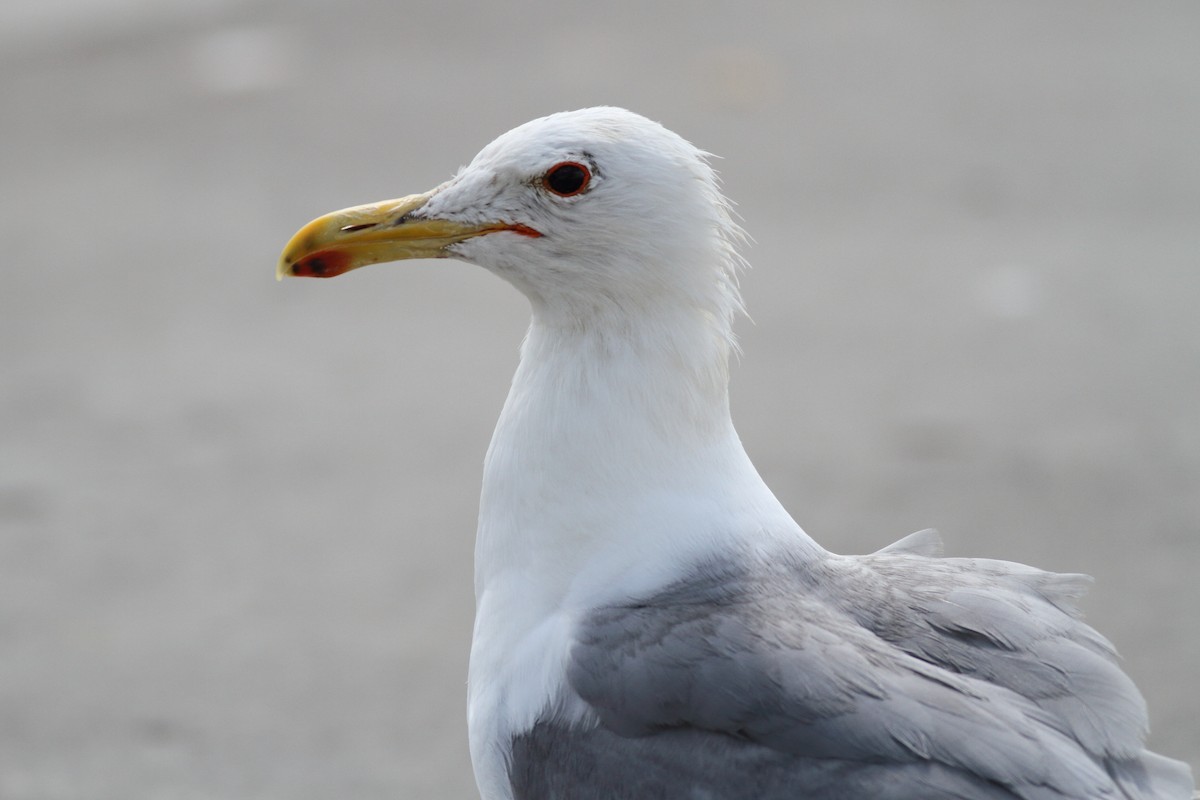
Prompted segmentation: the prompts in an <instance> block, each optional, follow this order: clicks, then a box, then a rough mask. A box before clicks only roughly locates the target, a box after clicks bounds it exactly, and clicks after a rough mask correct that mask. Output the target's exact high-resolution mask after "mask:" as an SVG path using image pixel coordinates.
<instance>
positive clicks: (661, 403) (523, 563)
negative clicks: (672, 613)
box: [475, 306, 819, 613]
mask: <svg viewBox="0 0 1200 800" xmlns="http://www.w3.org/2000/svg"><path fill="white" fill-rule="evenodd" d="M589 322H590V323H592V324H588V325H586V326H581V325H579V324H578V320H575V321H574V322H572V323H571V324H570V325H563V324H558V323H557V321H556V320H555V319H553V318H550V317H549V316H548V315H546V314H543V313H539V312H538V309H537V307H536V306H535V313H534V321H533V324H532V326H531V327H530V330H529V334H528V336H527V338H526V341H525V344H524V346H523V348H522V357H521V364H520V367H519V368H518V370H517V374H516V376H515V378H514V380H513V386H512V390H511V391H510V393H509V396H508V400H507V402H506V403H505V405H504V410H503V412H502V413H501V416H500V421H499V423H498V424H497V427H496V432H495V435H494V436H493V439H492V444H491V447H490V448H489V450H488V454H487V459H486V462H485V467H484V479H483V493H482V497H481V501H480V522H479V532H478V539H477V542H476V563H475V569H476V578H475V580H476V595H477V598H478V599H482V597H483V595H484V593H485V592H487V591H488V590H489V588H496V589H499V588H500V587H507V588H508V589H512V590H517V589H518V587H519V591H521V592H522V593H524V594H525V598H524V599H525V602H526V603H528V604H529V605H530V607H540V608H541V610H542V611H545V610H547V609H549V608H560V607H563V606H568V607H569V606H577V607H578V606H589V605H593V604H595V603H596V602H598V601H601V600H602V599H603V596H604V595H605V593H606V592H607V591H610V587H615V586H618V585H619V586H620V587H621V592H622V593H624V594H628V593H630V592H636V591H637V590H638V589H639V588H642V589H645V590H649V589H653V588H655V587H657V586H661V585H662V584H663V583H665V582H668V581H669V580H671V579H673V578H675V577H678V576H677V575H669V574H664V573H663V571H662V570H663V569H667V568H671V567H674V568H677V569H678V568H682V567H685V566H686V565H687V563H688V562H689V561H692V560H694V559H696V558H702V557H704V556H706V555H712V554H715V553H718V552H730V551H736V550H738V549H740V548H754V547H756V546H759V545H762V544H765V543H767V542H770V541H772V540H774V539H775V537H777V536H781V535H783V536H788V537H789V538H790V539H792V540H793V542H794V541H795V537H796V536H797V535H799V537H801V538H802V539H804V540H805V541H807V542H810V543H811V540H808V539H807V537H806V536H804V535H803V533H802V532H800V530H799V528H798V527H797V526H796V525H795V523H794V522H792V521H791V518H790V517H788V515H787V514H786V512H785V511H784V510H783V509H782V507H780V506H779V503H778V501H776V499H775V497H774V496H773V495H772V494H771V492H770V490H769V489H768V488H767V487H766V486H765V484H763V482H762V480H761V479H760V478H759V476H758V473H757V472H756V471H755V469H754V467H753V465H752V464H751V463H750V460H749V458H748V457H747V455H746V453H745V450H744V449H743V448H742V445H741V442H740V441H739V439H738V436H737V433H736V431H735V430H734V428H733V424H732V422H731V420H730V417H729V399H728V390H727V387H728V361H729V351H730V347H731V345H730V336H729V335H728V323H727V321H725V320H723V319H715V318H713V317H712V316H711V315H706V314H703V313H701V312H698V311H696V310H695V309H682V310H678V311H677V313H673V314H672V313H665V312H664V311H663V309H661V308H660V309H658V311H657V313H656V314H654V315H645V316H643V317H641V319H640V320H638V319H632V320H631V319H628V318H626V319H620V320H618V319H607V320H604V321H603V322H602V323H600V322H598V321H597V320H596V319H591V320H589ZM811 546H812V548H813V549H814V551H816V550H819V548H817V546H816V545H815V544H812V545H811ZM663 565H670V566H669V567H664V566H663ZM501 591H503V590H501ZM514 599H515V598H514ZM535 613H536V612H535Z"/></svg>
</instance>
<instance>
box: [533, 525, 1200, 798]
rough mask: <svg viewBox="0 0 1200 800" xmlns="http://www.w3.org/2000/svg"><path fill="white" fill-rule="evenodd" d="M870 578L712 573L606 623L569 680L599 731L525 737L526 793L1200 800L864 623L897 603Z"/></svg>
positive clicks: (857, 565)
mask: <svg viewBox="0 0 1200 800" xmlns="http://www.w3.org/2000/svg"><path fill="white" fill-rule="evenodd" d="M874 558H884V559H885V560H886V559H887V558H901V559H903V558H910V559H911V558H915V556H911V555H907V554H905V553H904V552H903V550H902V549H901V550H899V551H894V552H892V553H890V554H881V555H878V556H875V557H874ZM924 560H926V561H928V559H924ZM892 566H895V567H896V568H897V569H899V567H900V564H899V563H896V564H893V565H892ZM864 569H865V570H866V571H865V572H864ZM870 569H872V568H871V567H870V566H867V567H863V565H862V563H861V562H860V561H845V560H840V559H832V560H831V561H830V562H829V564H826V565H822V566H821V567H820V569H819V570H818V572H820V574H817V573H816V572H814V570H813V568H812V567H811V565H798V564H790V563H788V562H787V561H786V559H782V560H777V561H775V562H772V563H761V562H758V563H754V564H750V565H748V564H746V563H740V564H728V563H726V564H710V565H708V566H707V567H706V568H705V569H703V570H701V571H699V572H698V573H697V574H696V575H695V576H694V577H693V578H691V579H689V580H687V581H683V582H681V583H679V584H677V585H676V586H673V587H670V588H669V589H667V590H666V591H664V592H661V593H659V594H657V595H655V596H653V597H649V598H644V599H642V600H640V601H638V602H636V603H630V604H628V605H622V606H617V607H609V608H603V609H597V610H595V611H593V612H592V613H591V614H589V615H588V617H587V619H586V620H585V621H584V622H583V623H582V625H581V626H580V628H579V631H578V635H577V642H576V645H575V648H574V650H573V652H572V657H571V661H570V664H569V665H568V678H569V682H570V685H571V686H572V687H573V688H574V690H575V691H576V692H577V693H578V694H579V696H580V697H582V698H583V699H584V700H585V701H586V702H587V703H588V704H589V705H590V706H591V707H592V709H593V710H594V712H595V714H596V717H597V719H598V721H599V724H598V726H596V727H592V728H574V729H561V726H556V724H555V723H554V722H553V720H546V721H544V722H543V723H541V724H540V725H539V726H537V727H535V728H534V730H532V731H530V732H528V733H526V734H525V735H524V736H523V737H519V738H518V740H517V741H515V742H514V749H513V761H512V776H513V787H514V793H515V796H516V797H517V798H519V799H521V800H523V799H524V798H535V797H536V798H545V797H555V796H570V797H574V798H580V800H582V799H583V798H587V797H593V796H594V797H597V798H599V797H681V798H682V797H697V798H698V797H714V798H715V797H730V798H735V797H761V798H771V799H772V800H774V799H775V798H779V800H782V799H783V798H792V797H796V798H799V797H805V798H831V799H832V798H843V797H845V798H850V797H886V798H894V799H895V800H901V799H905V800H918V799H920V800H924V799H925V798H942V797H946V798H951V797H958V798H991V797H997V798H999V797H1004V798H1056V800H1061V799H1062V798H1104V797H1113V798H1117V797H1139V796H1144V797H1164V798H1167V797H1179V798H1186V797H1188V793H1186V792H1185V793H1183V794H1169V793H1160V794H1152V793H1144V792H1143V793H1141V794H1138V793H1132V792H1130V791H1129V790H1127V788H1126V787H1125V785H1124V781H1125V777H1124V776H1119V777H1115V776H1113V775H1111V774H1110V771H1109V769H1108V767H1107V765H1106V764H1105V763H1104V760H1103V759H1097V758H1094V757H1093V756H1092V755H1091V754H1090V752H1089V751H1088V749H1087V748H1086V747H1083V746H1081V745H1080V742H1079V741H1078V740H1077V739H1076V738H1075V737H1074V736H1073V735H1072V734H1071V730H1070V726H1069V725H1065V724H1063V723H1062V722H1061V721H1060V720H1059V719H1058V718H1057V717H1056V716H1055V711H1054V710H1053V709H1052V708H1050V707H1049V705H1050V704H1042V705H1039V703H1038V702H1035V701H1034V700H1031V699H1029V698H1027V697H1025V696H1024V695H1023V694H1022V693H1021V691H1019V687H1018V688H1013V686H1007V685H1004V683H1002V682H995V681H991V680H988V679H987V678H986V677H984V676H983V675H982V674H974V675H973V674H971V673H970V671H969V670H960V669H955V668H953V667H952V666H949V664H950V660H949V659H945V663H938V661H937V660H936V659H934V658H932V657H929V656H928V655H926V654H924V653H923V652H922V647H925V649H929V650H933V649H934V648H933V647H932V642H933V641H935V640H936V638H937V635H936V634H931V633H928V632H927V633H925V634H924V636H922V634H921V632H920V631H921V629H920V627H919V626H918V627H914V628H911V629H909V628H905V627H904V626H903V625H900V624H898V622H897V621H896V620H894V619H892V617H893V616H902V615H903V614H904V613H907V612H909V611H910V610H911V608H913V606H911V605H910V606H908V607H905V606H903V605H901V606H895V605H887V604H886V603H885V606H886V608H884V609H879V610H877V611H876V612H875V613H874V614H873V615H872V614H866V615H860V617H856V616H854V615H852V614H849V613H847V612H846V611H845V610H843V609H842V608H841V607H840V606H841V605H846V606H850V607H855V608H857V607H858V605H860V604H862V603H864V602H865V603H867V605H872V604H874V603H875V602H879V599H878V598H877V597H875V594H878V591H875V592H874V593H873V592H870V591H865V589H867V588H870V587H873V586H874V584H875V583H876V582H877V581H878V580H879V577H878V575H876V576H874V577H870ZM855 583H860V584H862V585H860V586H859V587H858V589H857V594H856V595H851V596H848V597H842V596H841V594H840V593H842V592H846V591H855V588H854V584H855ZM868 584H869V585H870V586H868ZM831 594H833V595H837V596H836V597H834V598H831V597H830V595H831ZM947 602H953V601H947ZM1067 616H1068V617H1069V615H1067ZM1072 619H1073V618H1072ZM933 629H934V628H933V626H932V623H931V624H930V627H929V628H927V629H926V630H927V631H928V630H933ZM1089 630H1090V629H1089ZM885 634H887V635H885ZM1013 635H1017V634H1015V633H1014V634H1013ZM888 636H890V637H891V638H890V639H889V638H888ZM966 638H968V639H969V637H966ZM1097 638H1098V637H1097ZM1099 641H1102V640H1099ZM1095 644H1096V643H1093V645H1095ZM1101 649H1103V648H1101ZM950 650H952V651H954V652H955V653H957V654H958V656H959V657H961V656H962V652H961V651H959V650H956V649H955V648H950ZM1013 669H1014V670H1015V669H1016V667H1013ZM1051 671H1053V669H1051ZM1042 680H1043V682H1046V681H1048V680H1049V679H1048V678H1043V679H1042ZM1007 683H1009V684H1014V685H1016V684H1018V683H1019V681H1016V680H1008V681H1007ZM1143 777H1144V776H1143ZM722 781H725V782H727V783H728V785H725V784H723V783H722ZM556 786H558V787H559V788H560V791H559V793H557V794H556V790H555V788H554V787H556ZM735 786H744V787H747V788H746V789H745V790H744V791H741V793H738V792H736V791H734V788H733V787H735ZM1147 786H1149V783H1148V782H1147V781H1145V780H1143V781H1142V783H1141V784H1138V785H1137V786H1135V789H1137V790H1138V791H1141V790H1142V789H1146V787H1147ZM563 787H570V788H569V789H568V788H563ZM584 787H588V788H584ZM722 787H724V788H722ZM1151 788H1152V787H1151ZM588 791H592V792H593V793H592V794H588V793H587V792H588ZM739 791H740V790H739Z"/></svg>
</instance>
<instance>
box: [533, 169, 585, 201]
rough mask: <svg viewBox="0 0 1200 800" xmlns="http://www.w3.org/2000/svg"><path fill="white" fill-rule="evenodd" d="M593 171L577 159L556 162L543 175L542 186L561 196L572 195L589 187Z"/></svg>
mask: <svg viewBox="0 0 1200 800" xmlns="http://www.w3.org/2000/svg"><path fill="white" fill-rule="evenodd" d="M591 179H592V173H591V171H589V170H588V168H587V167H585V166H584V165H583V164H580V163H579V162H577V161H564V162H562V163H561V164H555V165H554V166H553V167H551V168H550V170H549V171H548V172H547V173H546V174H545V175H543V176H542V186H545V187H546V189H547V190H549V191H551V192H554V193H555V194H556V195H558V196H559V197H572V196H574V195H577V194H579V193H581V192H582V191H583V190H584V189H586V188H587V186H588V182H589V181H591Z"/></svg>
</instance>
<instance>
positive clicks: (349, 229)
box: [339, 222, 378, 233]
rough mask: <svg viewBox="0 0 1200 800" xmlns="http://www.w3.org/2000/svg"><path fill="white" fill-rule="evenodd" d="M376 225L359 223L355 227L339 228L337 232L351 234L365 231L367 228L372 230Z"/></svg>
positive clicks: (373, 223)
mask: <svg viewBox="0 0 1200 800" xmlns="http://www.w3.org/2000/svg"><path fill="white" fill-rule="evenodd" d="M376 224H378V223H375V222H360V223H359V224H357V225H347V226H346V227H344V228H340V229H339V230H341V232H342V233H352V232H354V231H365V230H366V229H367V228H374V227H375V226H376Z"/></svg>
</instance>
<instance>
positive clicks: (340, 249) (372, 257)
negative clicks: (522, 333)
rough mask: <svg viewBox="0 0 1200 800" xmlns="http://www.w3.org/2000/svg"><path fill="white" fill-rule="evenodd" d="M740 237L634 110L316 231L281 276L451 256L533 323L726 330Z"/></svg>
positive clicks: (493, 152)
mask: <svg viewBox="0 0 1200 800" xmlns="http://www.w3.org/2000/svg"><path fill="white" fill-rule="evenodd" d="M740 235H741V234H740V229H738V227H737V226H736V225H735V224H734V223H733V222H732V220H731V217H730V212H729V207H728V203H727V202H726V201H725V199H724V198H723V196H722V195H721V192H720V190H719V188H718V184H717V179H716V176H715V173H714V172H713V170H712V168H711V167H710V166H709V164H708V162H707V159H706V155H705V154H704V153H703V152H701V151H700V150H698V149H696V148H695V147H693V146H692V145H690V144H689V143H687V142H686V141H684V140H683V139H682V138H680V137H679V136H678V135H676V134H674V133H672V132H671V131H669V130H667V129H666V128H664V127H663V126H662V125H659V124H658V123H655V122H652V121H650V120H648V119H646V118H644V117H641V116H639V115H637V114H634V113H632V112H630V111H625V110H623V109H619V108H589V109H583V110H579V111H571V112H562V113H558V114H552V115H550V116H547V117H543V118H541V119H536V120H533V121H532V122H528V123H526V124H524V125H521V126H520V127H517V128H514V129H513V130H511V131H509V132H508V133H505V134H503V135H502V136H500V137H499V138H498V139H496V140H495V141H493V142H492V143H491V144H489V145H487V146H486V147H485V148H484V149H483V150H482V151H480V153H479V154H478V155H477V156H476V157H475V158H474V159H473V160H472V161H471V163H470V164H468V165H467V166H466V167H463V168H462V169H460V170H459V171H458V173H457V174H456V175H455V176H454V177H453V178H451V179H450V180H449V181H447V182H446V183H443V184H442V185H441V186H438V187H436V188H435V189H432V190H431V191H428V192H425V193H423V194H417V195H410V196H408V197H403V198H400V199H397V200H388V201H384V202H381V203H371V204H368V205H362V206H355V207H353V208H348V209H344V210H342V211H337V212H334V213H332V214H327V215H325V216H323V217H320V218H319V219H316V220H314V221H312V222H310V223H309V224H308V225H306V226H305V227H303V228H302V229H301V230H300V231H299V232H298V233H297V234H296V235H295V236H294V237H293V238H292V240H291V241H290V242H289V243H288V245H287V247H286V248H285V250H284V252H283V256H282V258H281V260H280V263H279V267H278V271H277V275H278V276H279V277H283V276H289V275H290V276H298V277H333V276H335V275H341V274H344V273H346V272H349V271H350V270H353V269H357V268H358V267H362V266H366V265H368V264H376V263H381V262H390V261H399V260H404V259H413V258H447V257H451V258H458V259H461V260H463V261H467V262H470V263H473V264H477V265H479V266H482V267H484V268H486V269H488V270H490V271H492V272H494V273H496V274H497V275H499V276H501V277H503V278H505V279H506V280H508V281H509V282H510V283H512V284H513V285H514V286H516V287H517V288H518V289H520V290H521V291H522V292H524V293H525V294H526V295H527V296H528V297H529V298H530V300H531V302H532V304H533V307H534V312H535V315H536V314H539V313H540V314H542V315H544V316H557V317H561V318H574V319H582V318H586V317H587V316H588V315H589V314H593V313H607V312H612V311H619V312H621V313H622V315H623V316H624V315H628V314H629V313H630V312H633V311H635V310H636V309H638V308H643V307H646V306H647V305H653V306H655V307H657V308H661V307H662V306H663V305H664V304H670V303H672V302H674V303H682V304H683V305H685V306H688V307H691V308H695V309H701V310H702V311H704V312H705V313H715V314H720V315H721V316H722V317H725V318H728V316H730V315H731V313H732V311H733V310H734V309H736V308H737V307H738V306H739V301H738V296H737V289H736V275H735V273H736V270H737V267H738V266H739V265H740V263H741V262H740V259H739V257H738V256H737V255H736V253H735V249H734V245H735V244H736V242H737V240H738V239H739V237H740Z"/></svg>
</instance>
